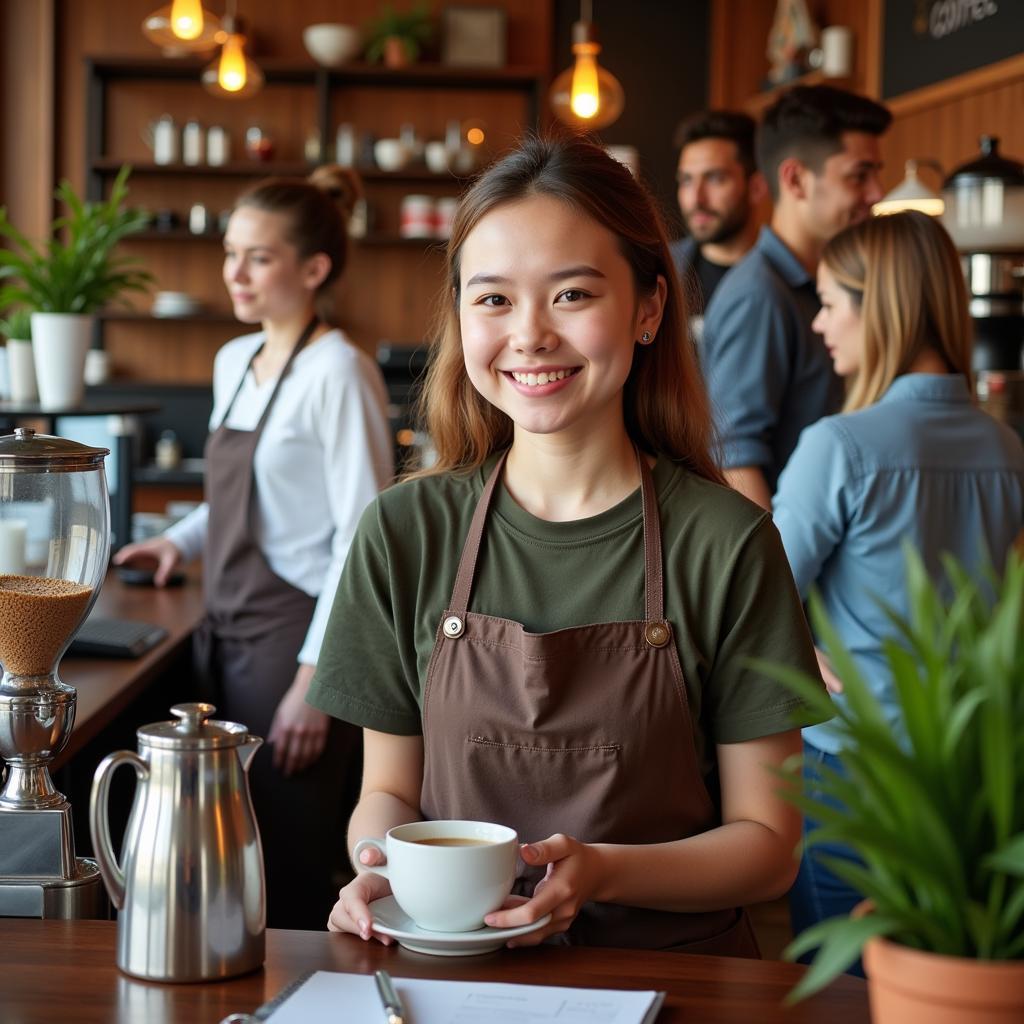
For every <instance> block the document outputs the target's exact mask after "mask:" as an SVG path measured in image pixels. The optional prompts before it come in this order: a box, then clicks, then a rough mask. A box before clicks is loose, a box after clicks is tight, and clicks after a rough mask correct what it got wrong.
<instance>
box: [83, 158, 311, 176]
mask: <svg viewBox="0 0 1024 1024" xmlns="http://www.w3.org/2000/svg"><path fill="white" fill-rule="evenodd" d="M126 163H127V164H131V167H132V174H167V175H171V176H174V177H186V178H187V177H203V178H216V177H221V178H270V177H278V176H280V177H286V178H292V177H303V178H304V177H305V176H306V175H307V174H309V172H310V170H311V169H312V168H311V165H310V164H308V163H305V162H300V161H298V160H295V161H291V160H288V161H279V162H278V161H274V162H272V161H266V162H262V161H257V160H246V161H241V160H238V161H234V162H232V163H229V164H221V165H220V166H219V167H211V166H210V165H209V164H181V163H177V164H154V163H151V162H147V163H134V162H132V161H131V160H119V159H117V158H116V157H100V159H99V160H94V161H93V163H92V168H91V169H92V170H93V171H95V172H96V173H97V174H117V172H118V171H119V170H121V167H122V166H123V165H124V164H126Z"/></svg>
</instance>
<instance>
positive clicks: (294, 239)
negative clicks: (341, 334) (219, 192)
mask: <svg viewBox="0 0 1024 1024" xmlns="http://www.w3.org/2000/svg"><path fill="white" fill-rule="evenodd" d="M362 194H363V187H362V182H361V181H360V179H359V176H358V175H357V174H356V172H355V171H353V170H352V169H351V168H349V167H340V166H337V165H334V164H328V165H325V166H322V167H317V168H316V170H314V171H313V173H312V174H310V176H309V178H308V179H306V180H305V181H303V180H302V179H301V178H265V179H264V180H263V181H260V182H257V183H256V184H255V185H253V187H252V188H250V189H247V190H246V191H245V192H243V193H242V194H241V195H240V196H239V197H238V199H237V200H236V201H235V207H234V208H235V209H236V210H237V209H239V208H241V207H246V206H248V207H252V208H253V209H256V210H264V211H265V212H267V213H279V214H281V215H282V216H283V217H284V218H285V222H286V227H285V238H286V239H287V241H288V242H289V243H290V244H291V245H294V246H295V248H296V250H297V252H298V255H299V259H300V260H306V259H309V257H310V256H313V255H314V254H315V253H318V252H322V253H324V254H326V255H327V257H328V258H329V259H330V261H331V269H330V270H329V271H328V272H327V276H326V277H325V278H324V279H323V281H322V282H321V283H320V286H319V287H318V288H317V290H316V295H315V296H314V304H315V307H316V312H317V315H318V316H319V317H320V319H321V320H323V321H324V322H325V323H334V322H335V314H334V301H333V300H334V296H333V291H332V286H333V285H334V283H335V282H336V281H337V280H338V279H339V278H340V277H341V274H342V272H343V271H344V269H345V261H346V259H347V257H348V221H349V217H350V216H351V215H352V209H353V207H354V206H355V203H356V200H358V199H360V198H361V197H362Z"/></svg>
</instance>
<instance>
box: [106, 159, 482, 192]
mask: <svg viewBox="0 0 1024 1024" xmlns="http://www.w3.org/2000/svg"><path fill="white" fill-rule="evenodd" d="M124 164H131V168H132V174H146V175H166V176H168V177H182V178H195V177H203V178H208V177H212V178H217V177H220V178H271V177H285V178H304V177H306V176H307V175H308V174H309V172H310V171H311V170H313V168H314V167H315V166H316V164H309V163H305V162H300V161H298V160H295V161H290V160H288V161H273V162H271V161H268V162H266V163H263V162H260V161H258V160H236V161H233V162H231V163H227V164H221V165H220V166H218V167H214V166H211V165H210V164H182V163H174V164H154V163H152V162H144V163H134V162H133V161H131V160H122V159H119V158H117V157H106V156H105V157H100V159H99V160H95V161H93V164H92V170H93V171H95V172H96V173H97V174H103V175H114V174H117V172H118V171H120V170H121V167H122V166H123V165H124ZM356 172H357V173H358V174H359V176H360V177H361V178H362V179H363V180H364V181H374V182H380V181H384V182H395V183H398V184H409V183H410V182H415V183H417V184H427V183H429V184H435V185H443V184H450V185H452V186H453V187H457V188H461V187H462V186H463V185H465V183H466V182H467V181H468V180H470V179H471V178H472V174H468V175H459V174H455V173H454V172H445V173H442V174H435V173H434V172H433V171H430V170H427V169H426V168H425V167H409V168H403V169H402V170H400V171H382V170H379V169H378V168H376V167H370V168H360V167H357V168H356Z"/></svg>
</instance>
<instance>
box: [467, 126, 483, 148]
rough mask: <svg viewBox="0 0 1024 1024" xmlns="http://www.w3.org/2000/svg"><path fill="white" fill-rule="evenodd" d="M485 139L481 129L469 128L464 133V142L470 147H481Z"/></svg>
mask: <svg viewBox="0 0 1024 1024" xmlns="http://www.w3.org/2000/svg"><path fill="white" fill-rule="evenodd" d="M485 138H486V136H485V135H484V130H483V129H482V128H470V129H469V130H468V131H467V132H466V141H467V142H468V143H469V144H470V145H471V146H482V145H483V141H484V139H485Z"/></svg>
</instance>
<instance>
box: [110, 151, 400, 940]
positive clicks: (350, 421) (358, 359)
mask: <svg viewBox="0 0 1024 1024" xmlns="http://www.w3.org/2000/svg"><path fill="white" fill-rule="evenodd" d="M358 194H359V181H358V178H356V177H355V175H354V173H353V172H352V171H350V170H348V169H347V168H343V167H330V166H327V167H320V168H317V170H316V171H315V172H314V173H313V175H311V177H310V179H309V180H308V181H303V180H300V179H295V178H268V179H265V180H263V181H259V182H257V183H255V184H254V185H253V186H252V187H251V188H249V189H248V190H247V191H245V192H244V193H242V195H241V196H239V198H238V200H237V201H236V202H235V207H234V210H233V211H232V213H231V218H230V220H229V221H228V226H227V231H226V232H225V235H224V271H223V276H224V285H225V287H226V288H227V291H228V294H229V295H230V297H231V302H232V305H233V307H234V312H235V316H236V317H237V318H238V319H239V320H241V321H242V322H243V323H247V324H255V325H258V330H256V331H255V333H251V334H245V335H243V336H242V337H239V338H235V339H233V340H232V341H229V342H228V343H227V344H226V345H224V346H223V348H221V349H220V351H219V352H218V353H217V356H216V359H215V361H214V365H213V413H212V415H211V417H210V435H209V437H208V439H207V442H206V450H205V453H204V454H205V470H204V484H203V489H204V497H205V499H206V500H205V501H204V502H203V504H202V505H200V506H199V507H198V508H197V509H195V511H193V512H192V513H191V514H190V515H188V516H187V517H186V518H185V519H184V520H182V521H181V522H180V523H177V524H176V525H175V526H173V527H172V528H171V529H170V530H168V531H167V533H166V534H164V535H162V536H160V537H155V538H153V539H151V540H147V541H143V542H141V543H138V544H129V545H128V546H127V547H124V548H122V549H121V551H120V552H118V554H117V556H116V557H115V561H116V562H118V563H119V564H132V563H135V564H142V565H145V564H150V565H154V566H155V569H156V573H155V583H156V584H157V585H158V586H161V585H163V583H164V582H165V580H166V578H167V575H168V574H169V573H170V572H171V571H172V570H173V569H174V568H175V567H176V566H177V565H178V564H179V563H181V562H187V561H190V560H192V559H194V558H198V557H202V559H203V595H204V599H205V606H206V615H205V618H204V620H203V623H202V625H201V626H200V629H199V630H198V631H197V633H196V642H195V653H196V667H197V669H198V674H199V676H200V678H201V679H203V680H204V681H205V684H206V692H205V693H204V694H203V696H204V697H205V698H206V699H209V700H211V701H212V703H214V704H215V705H216V706H217V710H218V717H222V718H227V719H230V720H233V721H238V722H243V723H244V724H245V725H247V726H248V727H249V729H250V730H251V731H252V732H254V733H256V734H257V735H259V736H264V737H266V739H267V749H265V750H261V751H260V752H259V753H258V754H257V756H256V758H255V760H254V761H253V765H252V769H251V772H250V780H251V783H252V794H253V805H254V807H255V810H256V818H257V821H258V823H259V826H260V832H261V839H262V844H263V854H264V861H265V864H266V873H267V918H268V923H269V924H270V925H272V926H274V927H277V928H315V927H317V925H318V924H319V923H320V922H322V920H323V910H322V907H323V904H324V901H325V900H328V899H330V897H331V895H332V894H333V892H334V891H335V890H336V888H337V881H336V880H337V878H338V877H344V873H345V851H344V845H343V843H341V842H340V841H339V838H338V837H339V833H340V832H341V830H342V828H343V827H344V821H345V819H346V818H347V816H348V814H349V813H350V811H351V808H352V805H353V803H354V801H355V793H356V789H357V785H358V774H359V735H358V733H357V732H356V731H355V730H354V729H351V728H350V727H349V728H346V727H344V726H343V725H342V724H341V723H339V722H332V721H331V719H329V718H328V717H327V716H326V715H324V714H322V713H321V712H318V711H316V710H314V709H313V708H311V707H310V706H309V705H308V704H307V703H306V701H305V697H306V691H307V689H308V688H309V683H310V680H311V679H312V677H313V669H314V666H315V665H316V661H317V658H318V656H319V652H320V645H321V643H322V640H323V634H324V630H325V629H326V626H327V618H328V615H329V614H330V609H331V602H332V600H333V597H334V590H335V588H336V586H337V582H338V577H339V576H340V575H341V567H342V565H343V564H344V562H345V556H346V555H347V553H348V547H349V543H350V542H351V540H352V535H353V533H354V532H355V528H356V523H357V522H358V521H359V517H360V515H361V514H362V511H363V509H364V508H365V507H366V505H367V503H368V502H369V501H370V500H371V499H372V498H373V497H375V496H376V494H377V492H378V490H380V488H381V487H383V486H385V485H386V484H387V483H388V482H389V481H390V478H391V475H392V472H393V465H392V444H391V431H390V428H389V426H388V420H387V411H386V403H387V394H386V391H385V389H384V381H383V378H382V377H381V373H380V370H379V369H378V368H377V365H376V363H375V362H374V361H373V360H372V359H371V358H370V357H369V356H368V355H366V354H365V353H363V352H362V351H360V350H359V349H358V348H356V347H355V345H353V344H352V343H351V342H350V341H349V339H348V338H347V337H346V336H345V334H344V333H343V332H342V331H341V330H340V329H339V328H337V327H332V326H331V318H332V309H331V307H332V299H333V293H334V288H335V283H336V282H337V281H338V280H339V278H340V277H341V275H342V272H343V271H344V268H345V262H346V257H347V251H348V245H347V224H348V214H349V212H350V210H351V206H352V202H353V201H354V199H355V198H356V197H357V196H358Z"/></svg>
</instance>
